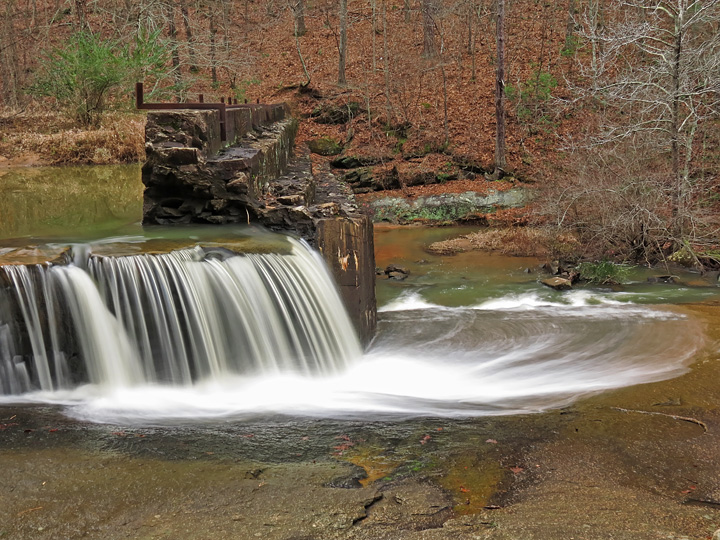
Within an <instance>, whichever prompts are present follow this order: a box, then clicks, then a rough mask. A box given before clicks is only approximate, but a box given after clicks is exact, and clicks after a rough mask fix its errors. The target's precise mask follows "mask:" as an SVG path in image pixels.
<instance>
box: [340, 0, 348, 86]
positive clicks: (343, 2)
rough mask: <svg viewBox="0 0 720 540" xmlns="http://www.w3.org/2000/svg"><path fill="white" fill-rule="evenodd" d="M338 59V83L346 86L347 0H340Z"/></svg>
mask: <svg viewBox="0 0 720 540" xmlns="http://www.w3.org/2000/svg"><path fill="white" fill-rule="evenodd" d="M338 48H339V51H338V52H339V53H340V55H339V59H338V84H339V85H340V86H345V85H346V84H347V77H346V76H345V63H346V60H347V0H340V44H339V47H338Z"/></svg>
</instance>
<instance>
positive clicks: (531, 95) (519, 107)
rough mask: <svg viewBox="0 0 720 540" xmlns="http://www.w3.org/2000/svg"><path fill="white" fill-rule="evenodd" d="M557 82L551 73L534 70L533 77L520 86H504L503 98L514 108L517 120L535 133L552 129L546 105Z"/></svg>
mask: <svg viewBox="0 0 720 540" xmlns="http://www.w3.org/2000/svg"><path fill="white" fill-rule="evenodd" d="M557 85H558V82H557V79H555V77H553V76H552V74H551V73H548V72H546V71H540V70H538V69H536V70H535V71H534V72H533V75H532V76H531V77H530V78H529V79H528V80H527V81H525V82H523V83H521V84H520V86H519V87H518V86H514V85H512V84H508V85H506V86H505V96H506V97H507V99H508V101H510V103H512V104H513V105H514V106H515V111H516V113H517V117H518V120H520V122H522V123H523V124H525V125H526V127H528V128H529V129H530V132H531V133H536V132H537V131H538V129H542V128H544V127H552V122H551V121H550V118H549V117H548V115H547V114H546V111H545V109H546V104H547V102H548V101H549V100H550V97H551V96H552V91H553V90H554V89H555V88H556V87H557Z"/></svg>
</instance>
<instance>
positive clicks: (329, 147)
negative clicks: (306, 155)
mask: <svg viewBox="0 0 720 540" xmlns="http://www.w3.org/2000/svg"><path fill="white" fill-rule="evenodd" d="M308 148H310V151H311V152H312V153H313V154H318V155H321V156H336V155H338V154H339V153H340V152H342V150H343V147H342V145H341V144H340V143H339V142H338V141H337V140H336V139H333V138H332V137H327V136H326V137H320V138H319V139H312V140H310V141H308Z"/></svg>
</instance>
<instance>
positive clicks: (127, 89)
mask: <svg viewBox="0 0 720 540" xmlns="http://www.w3.org/2000/svg"><path fill="white" fill-rule="evenodd" d="M661 3H662V4H663V11H658V10H655V11H648V10H646V9H645V7H647V6H645V4H648V6H649V3H647V2H644V0H632V1H629V2H626V3H624V4H622V5H619V4H617V3H612V2H607V1H600V2H585V1H582V0H568V1H567V2H539V1H537V0H512V1H511V2H509V3H508V4H507V7H506V9H507V20H506V29H507V31H506V34H507V35H506V48H507V50H506V77H505V80H504V84H505V96H506V98H507V99H506V107H505V112H506V116H507V135H506V144H507V160H508V167H507V172H508V174H509V176H510V180H511V182H515V181H518V180H519V181H521V182H526V183H532V184H533V185H534V186H535V187H539V188H541V192H542V194H543V195H542V196H541V198H540V204H539V205H538V206H537V207H536V209H535V214H536V217H537V216H544V217H543V220H544V221H546V222H550V223H553V222H555V223H556V224H557V225H558V226H559V227H560V228H570V229H575V230H576V232H577V233H578V234H579V235H585V238H584V240H585V243H586V244H587V245H588V246H591V248H592V251H594V252H596V254H604V255H611V256H616V255H618V254H619V256H621V257H630V258H636V259H642V258H643V257H645V258H654V259H656V258H657V257H658V256H664V255H663V253H666V252H668V250H669V252H673V251H674V250H675V249H677V246H679V245H681V244H683V243H687V241H688V240H689V241H691V242H693V243H694V244H693V246H695V245H698V246H699V245H702V246H703V249H706V248H707V247H708V246H711V245H712V244H713V243H714V238H715V237H716V235H715V232H714V231H715V226H716V224H715V217H714V216H715V215H716V213H715V212H714V205H715V204H716V201H717V199H718V197H717V196H716V195H715V194H716V192H717V187H716V184H717V182H716V178H717V173H718V169H719V164H720V158H719V157H718V155H719V152H718V148H719V147H720V145H719V144H718V139H719V136H718V130H717V126H718V109H719V108H718V103H719V101H720V91H719V89H718V82H717V81H718V80H720V67H719V66H720V61H718V59H719V58H720V38H718V34H719V32H718V31H717V29H718V24H719V23H718V21H720V1H718V0H712V1H710V2H704V3H702V6H701V8H700V9H699V10H698V13H695V14H692V15H686V14H685V13H686V11H687V10H685V11H683V9H684V8H683V6H684V5H685V4H686V2H683V1H681V0H663V1H662V2H661ZM342 4H343V2H339V3H338V2H335V1H332V0H304V1H301V0H284V1H281V0H263V1H260V0H256V1H252V0H221V1H214V2H211V1H207V0H143V1H141V2H133V3H130V2H118V1H114V0H73V1H72V2H70V1H66V2H62V1H61V0H11V1H10V2H9V3H7V5H6V9H5V12H4V13H0V20H1V25H2V28H3V33H2V36H3V37H1V38H0V40H1V41H0V75H2V77H1V78H2V81H3V82H2V92H0V97H1V98H2V100H3V104H4V112H3V113H2V115H0V123H1V124H2V128H3V130H4V132H5V133H6V135H5V136H4V137H3V140H2V141H1V142H0V155H2V156H3V157H4V158H5V163H6V164H8V163H10V164H12V163H17V162H23V161H25V162H30V163H43V162H48V161H50V162H55V163H67V162H87V163H103V162H114V161H127V160H133V159H141V155H142V141H141V125H142V124H141V117H138V116H118V115H116V114H115V115H109V116H107V117H106V118H105V119H104V120H103V121H102V123H101V125H100V126H99V127H97V128H96V129H93V130H77V129H75V128H74V127H73V126H72V125H71V124H69V123H68V122H67V121H66V120H63V119H62V117H58V116H57V114H54V113H51V112H48V110H56V109H58V108H59V107H58V105H57V104H56V103H55V102H54V101H53V99H52V98H44V99H42V100H41V101H39V100H38V98H34V99H33V98H31V97H30V96H29V94H28V89H30V90H31V91H32V89H33V86H32V85H33V81H34V80H36V76H37V74H38V73H41V72H42V69H41V64H42V62H43V60H42V59H43V57H44V56H43V55H44V54H45V55H46V54H47V53H48V51H52V48H53V47H60V48H64V47H67V46H68V45H67V44H68V40H69V39H71V37H72V36H74V35H77V34H78V33H79V32H90V33H92V34H93V35H95V36H102V39H107V40H112V43H113V45H114V46H116V47H127V49H128V50H131V49H132V48H133V47H136V48H137V42H136V41H133V40H134V39H136V38H135V36H141V37H142V36H145V37H147V36H148V35H150V36H153V37H154V38H156V40H157V43H159V44H161V45H162V46H163V47H165V49H164V50H165V52H166V54H167V56H166V57H165V64H164V67H163V68H162V69H160V70H157V69H156V70H154V71H150V70H147V69H146V70H145V71H144V73H146V75H144V76H143V75H140V74H139V73H141V72H142V70H137V73H138V74H136V77H137V78H141V77H142V78H143V79H144V80H145V82H146V87H150V88H153V87H154V88H158V89H160V90H163V89H164V95H163V92H160V93H159V94H158V96H159V97H160V98H164V99H181V100H193V99H195V98H196V94H199V93H203V94H204V95H205V96H206V100H208V99H212V97H211V96H230V97H233V98H235V99H238V100H240V101H242V100H245V99H247V100H250V101H256V100H259V101H262V102H277V101H286V102H288V103H290V105H291V107H292V108H293V110H294V112H295V113H296V115H297V116H299V117H300V118H302V119H303V122H302V124H301V129H300V135H299V140H298V143H299V144H300V148H301V151H302V149H303V148H304V145H305V144H306V143H308V142H309V141H312V140H315V141H317V142H318V143H319V144H320V145H321V146H323V145H324V146H326V147H327V146H329V147H330V148H329V149H325V150H322V149H321V150H319V152H320V153H326V154H328V153H329V154H335V153H337V152H341V157H345V158H348V159H349V161H346V162H345V163H342V162H338V161H336V162H335V164H336V165H340V166H342V167H344V168H347V167H349V168H352V169H355V171H359V172H357V173H356V174H355V176H354V177H353V176H351V177H350V180H354V181H356V184H355V188H356V191H358V192H359V193H362V192H368V191H374V190H378V189H385V188H392V189H397V190H399V191H400V193H401V194H404V195H412V194H411V193H410V192H409V191H408V189H409V188H410V187H412V186H414V185H416V184H420V186H419V187H415V188H413V189H414V192H413V193H414V194H415V195H417V194H418V192H419V193H422V192H423V191H422V190H423V189H426V190H430V191H433V190H434V191H438V190H440V191H442V190H447V191H453V190H457V189H459V188H458V187H451V186H452V182H455V181H457V182H458V185H461V184H459V183H460V182H468V181H470V182H477V183H478V187H477V188H478V190H480V191H482V190H484V189H487V186H485V185H484V183H485V182H486V177H487V173H489V172H492V170H493V168H494V149H495V70H496V40H495V37H496V36H495V28H496V27H495V9H496V8H495V3H494V2H489V1H485V0H412V1H411V0H349V1H348V2H347V15H346V17H345V21H346V38H344V36H343V31H342V26H343V25H342V19H343V15H342V14H341V12H340V8H339V6H340V5H342ZM688 13H690V12H688ZM300 14H302V18H300ZM676 23H678V24H676ZM303 26H304V31H303V28H302V27H303ZM674 28H675V29H677V28H679V29H680V30H678V31H679V32H680V34H678V36H677V37H678V39H679V41H678V40H675V42H679V43H680V44H681V47H682V49H681V50H680V51H676V52H678V54H676V55H674V56H673V54H674V53H673V54H671V53H672V52H673V50H672V47H673V43H674V42H672V43H671V42H670V41H669V40H668V41H667V42H664V41H663V38H662V36H665V35H667V34H668V33H670V34H672V32H673V29H674ZM296 30H298V31H297V32H296ZM153 32H155V33H153ZM296 34H297V35H296ZM658 36H660V37H658ZM653 40H655V41H653ZM343 42H346V43H347V46H346V62H345V68H344V75H345V76H344V79H345V82H344V83H342V84H341V83H339V78H341V73H340V71H341V69H340V63H339V59H340V49H341V44H342V43H343ZM648 43H660V44H663V43H665V44H666V45H667V46H668V47H669V49H668V50H667V51H663V50H661V49H657V50H654V49H653V48H652V47H650V46H648V45H647V44H648ZM658 57H661V58H663V59H665V60H663V62H661V63H660V64H658V63H655V62H654V58H658ZM668 58H676V59H677V62H676V64H673V63H672V62H669V63H668V62H667V61H666V60H667V59H668ZM665 64H667V65H665ZM673 73H677V74H679V75H678V76H677V77H674V76H673ZM132 82H134V81H132V80H130V79H129V78H128V80H126V81H125V83H124V87H123V88H121V91H120V92H118V93H116V94H115V95H114V97H112V99H110V100H109V104H110V105H112V106H113V108H120V109H122V108H126V109H127V108H129V106H130V105H129V104H130V103H131V88H132ZM36 86H37V84H36ZM698 89H699V90H698ZM31 93H32V92H31ZM35 93H36V94H37V92H35ZM216 99H217V98H216ZM103 140H109V141H111V142H109V143H108V144H106V145H105V146H107V147H108V148H109V150H108V151H107V152H105V151H101V152H99V153H98V152H96V151H95V149H96V148H97V147H98V146H102V145H103V142H102V141H103ZM313 158H314V159H315V160H316V164H317V165H318V166H324V164H325V163H327V162H328V161H329V160H330V159H333V158H332V157H321V156H319V155H317V154H313ZM1 159H2V158H0V160H1ZM365 167H367V168H365ZM362 174H364V175H365V176H364V177H362V178H359V176H358V175H362ZM618 182H620V183H619V184H618ZM623 182H626V183H627V182H630V184H631V185H632V186H634V187H633V191H634V194H633V195H632V196H631V197H630V198H629V199H628V196H627V195H628V191H627V188H626V187H623V185H622V183H623ZM430 183H437V184H439V185H438V186H434V187H432V189H430V188H423V187H422V185H425V184H430ZM480 184H483V185H480ZM642 185H644V186H646V187H645V188H643V187H638V186H642ZM443 186H446V187H443ZM650 192H654V193H658V194H659V195H658V196H657V197H649V196H648V195H647V194H648V193H650ZM708 210H710V212H708ZM515 221H517V220H516V219H515ZM668 242H670V246H671V247H670V248H665V247H663V246H665V244H667V243H668ZM693 249H694V248H693Z"/></svg>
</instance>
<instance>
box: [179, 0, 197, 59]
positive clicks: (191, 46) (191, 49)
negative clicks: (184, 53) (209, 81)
mask: <svg viewBox="0 0 720 540" xmlns="http://www.w3.org/2000/svg"><path fill="white" fill-rule="evenodd" d="M180 12H181V13H182V18H183V26H184V28H185V40H186V41H187V45H188V56H189V57H190V71H191V72H192V73H197V72H198V66H197V53H196V52H195V42H194V41H193V32H192V26H191V25H190V13H189V12H188V8H187V3H186V2H185V0H182V1H181V2H180Z"/></svg>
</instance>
